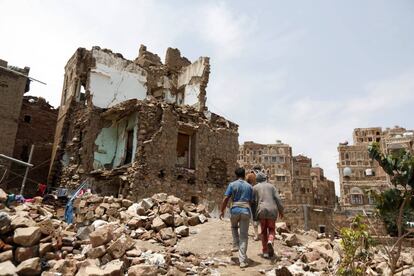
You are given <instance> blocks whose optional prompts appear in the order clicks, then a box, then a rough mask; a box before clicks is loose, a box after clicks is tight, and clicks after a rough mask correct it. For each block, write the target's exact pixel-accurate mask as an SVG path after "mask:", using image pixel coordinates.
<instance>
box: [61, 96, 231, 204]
mask: <svg viewBox="0 0 414 276" xmlns="http://www.w3.org/2000/svg"><path fill="white" fill-rule="evenodd" d="M96 112H97V114H99V112H100V116H96V115H94V118H95V119H93V118H92V119H91V120H89V121H91V125H92V124H93V125H94V126H98V127H97V128H96V129H93V130H89V132H91V133H90V134H89V136H88V137H93V134H92V133H95V138H93V143H90V142H89V141H90V138H87V137H86V136H85V135H84V136H83V139H82V141H81V142H76V143H80V144H76V143H72V145H71V147H70V150H68V152H69V164H67V165H66V166H65V169H64V170H63V175H62V182H61V184H63V185H72V184H74V185H76V183H79V180H78V182H76V181H75V180H74V179H73V175H78V176H77V178H78V179H84V178H89V179H90V180H91V183H93V187H94V189H95V191H96V192H98V191H99V192H101V193H108V194H109V193H112V194H113V191H114V190H117V191H118V192H119V193H120V194H122V195H123V196H124V197H128V198H131V199H133V200H135V199H139V198H143V197H146V196H149V195H152V194H154V193H157V192H166V193H170V194H175V195H177V196H180V197H181V198H184V199H187V200H192V199H193V200H198V201H199V202H214V204H215V205H217V203H218V201H219V200H220V198H221V197H222V194H223V193H224V189H225V187H226V185H227V184H228V183H229V182H230V181H232V180H233V179H234V170H235V168H236V166H237V163H236V158H237V151H238V141H237V139H238V133H237V125H235V124H233V123H231V122H229V121H227V120H225V119H224V118H222V117H220V116H217V115H215V114H211V118H207V117H206V116H205V115H204V113H202V112H199V111H197V110H195V109H193V108H190V107H180V106H177V105H173V104H166V103H163V102H159V101H155V100H145V101H138V100H131V101H128V102H123V103H121V104H119V105H117V106H115V107H113V108H110V109H108V110H107V111H103V110H100V111H99V109H96ZM81 117H82V116H81ZM81 117H79V119H76V121H78V122H80V121H84V120H85V118H82V119H80V118H81ZM109 118H112V120H113V123H112V124H110V125H109V124H108V120H109ZM120 118H122V119H120ZM134 118H135V119H134ZM96 120H99V121H100V122H97V121H96ZM91 125H82V124H79V125H78V126H77V127H75V129H76V130H73V131H71V132H73V133H78V132H82V131H84V130H86V129H88V128H90V127H91ZM99 126H101V127H99ZM132 126H133V128H134V135H136V136H134V139H133V140H134V141H135V142H136V144H134V153H133V155H134V156H135V159H134V160H133V162H132V163H131V164H127V165H123V166H119V167H116V165H118V164H119V161H117V160H120V159H117V156H118V155H119V154H118V153H119V152H123V153H124V152H125V151H124V150H123V149H124V146H125V145H126V143H125V135H124V134H125V133H127V129H130V127H132ZM120 130H122V131H120ZM180 132H181V133H182V132H185V133H187V134H190V135H191V136H192V137H193V138H192V139H191V140H192V143H194V144H193V145H192V146H191V148H188V149H187V150H188V151H194V153H192V154H191V156H192V158H193V159H191V162H190V164H191V165H190V166H185V165H184V166H183V164H177V160H178V158H179V156H178V154H177V149H178V147H179V136H180V134H179V133H180ZM76 136H78V134H76ZM73 139H74V138H72V140H73ZM76 140H77V139H76ZM105 141H106V142H105ZM108 141H109V142H108ZM120 141H122V142H120ZM187 142H188V143H189V140H186V144H187ZM67 148H68V147H67ZM79 148H81V149H82V154H81V155H77V154H76V153H77V149H79ZM68 149H69V148H68ZM119 149H121V150H119ZM90 156H91V157H92V159H91V161H88V160H90ZM84 162H86V163H87V162H91V164H93V167H92V166H91V165H88V164H84ZM121 164H122V162H121ZM81 167H82V168H83V169H82V170H80V168H81ZM88 167H91V168H90V169H89V170H88V169H87V168H88ZM189 167H190V168H189ZM98 168H99V170H97V169H98ZM91 170H93V173H92V175H91V174H88V171H89V172H90V171H91ZM109 185H111V187H109Z"/></svg>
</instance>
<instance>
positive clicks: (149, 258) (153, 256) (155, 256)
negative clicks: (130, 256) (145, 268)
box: [141, 251, 165, 267]
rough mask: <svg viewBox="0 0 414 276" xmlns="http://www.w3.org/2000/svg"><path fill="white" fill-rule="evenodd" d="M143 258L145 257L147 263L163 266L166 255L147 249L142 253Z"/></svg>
mask: <svg viewBox="0 0 414 276" xmlns="http://www.w3.org/2000/svg"><path fill="white" fill-rule="evenodd" d="M141 258H144V259H145V263H146V264H150V265H155V266H158V267H162V266H164V265H165V259H164V255H162V254H159V253H152V251H146V252H144V253H142V255H141Z"/></svg>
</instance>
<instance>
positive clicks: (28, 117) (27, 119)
mask: <svg viewBox="0 0 414 276" xmlns="http://www.w3.org/2000/svg"><path fill="white" fill-rule="evenodd" d="M24 121H25V122H26V123H30V122H31V121H32V116H30V115H24Z"/></svg>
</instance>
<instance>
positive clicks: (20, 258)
mask: <svg viewBox="0 0 414 276" xmlns="http://www.w3.org/2000/svg"><path fill="white" fill-rule="evenodd" d="M0 200H1V199H0ZM73 206H74V210H73V211H74V217H75V220H74V224H71V225H69V224H67V223H66V222H64V221H62V220H61V219H59V218H58V214H57V212H55V210H54V208H53V207H52V206H48V205H45V204H42V198H40V197H39V198H34V200H33V202H30V203H24V204H20V205H17V206H13V207H10V208H7V207H5V206H4V205H1V207H2V208H1V210H0V239H1V240H0V250H1V251H0V252H1V253H0V271H1V273H0V275H55V276H57V275H79V276H82V275H108V276H109V275H111V276H113V275H114V276H115V275H124V274H125V273H128V275H157V274H158V273H162V274H166V273H170V275H177V274H180V273H185V272H188V271H190V272H191V271H192V272H191V273H193V274H210V268H209V267H208V265H207V264H203V263H201V261H202V260H201V259H200V258H199V257H197V256H195V255H193V254H191V253H189V252H176V250H175V248H174V247H173V245H175V244H176V242H177V239H179V238H181V237H186V236H188V235H189V234H190V228H189V227H191V226H194V225H197V224H200V223H204V222H206V221H207V220H208V216H209V215H208V213H207V211H206V209H205V207H204V206H203V205H201V204H199V205H194V204H192V203H185V202H183V201H182V200H181V199H179V198H177V197H175V196H167V194H156V195H154V196H153V197H152V198H146V199H144V200H142V201H140V202H138V203H134V202H131V201H129V200H125V199H118V198H113V197H100V196H97V195H93V194H85V195H84V196H82V197H80V198H77V199H75V201H74V204H73ZM139 240H146V241H148V242H147V243H148V244H161V245H162V247H161V248H163V250H161V251H160V252H155V251H153V250H150V249H148V248H145V246H142V245H138V244H137V242H138V241H139ZM172 264H177V265H176V266H174V265H172Z"/></svg>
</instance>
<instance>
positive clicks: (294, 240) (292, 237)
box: [282, 233, 301, 247]
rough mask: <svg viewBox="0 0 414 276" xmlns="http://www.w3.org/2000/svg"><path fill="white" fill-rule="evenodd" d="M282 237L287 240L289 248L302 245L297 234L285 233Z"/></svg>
mask: <svg viewBox="0 0 414 276" xmlns="http://www.w3.org/2000/svg"><path fill="white" fill-rule="evenodd" d="M282 237H283V238H284V239H285V242H286V245H287V246H289V247H292V246H296V245H301V243H300V241H299V239H298V237H297V236H296V234H289V233H283V234H282Z"/></svg>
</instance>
